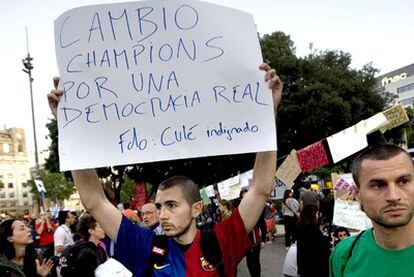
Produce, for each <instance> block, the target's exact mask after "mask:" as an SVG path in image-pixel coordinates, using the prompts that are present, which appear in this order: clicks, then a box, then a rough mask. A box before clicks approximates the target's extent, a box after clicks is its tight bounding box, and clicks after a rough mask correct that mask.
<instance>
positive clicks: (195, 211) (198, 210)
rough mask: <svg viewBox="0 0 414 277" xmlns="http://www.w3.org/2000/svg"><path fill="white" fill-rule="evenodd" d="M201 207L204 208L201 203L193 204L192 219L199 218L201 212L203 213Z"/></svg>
mask: <svg viewBox="0 0 414 277" xmlns="http://www.w3.org/2000/svg"><path fill="white" fill-rule="evenodd" d="M203 207H204V204H203V201H197V202H195V203H194V204H193V205H192V207H191V216H192V217H194V218H196V217H197V216H199V215H200V214H201V212H202V211H203Z"/></svg>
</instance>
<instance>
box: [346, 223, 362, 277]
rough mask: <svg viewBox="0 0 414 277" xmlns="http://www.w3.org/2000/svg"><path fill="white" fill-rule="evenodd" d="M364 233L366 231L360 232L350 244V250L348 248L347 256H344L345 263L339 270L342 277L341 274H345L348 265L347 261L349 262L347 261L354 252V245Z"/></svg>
mask: <svg viewBox="0 0 414 277" xmlns="http://www.w3.org/2000/svg"><path fill="white" fill-rule="evenodd" d="M365 231H366V230H364V231H362V232H360V233H359V234H358V235H357V236H356V237H355V239H354V241H353V242H352V244H351V248H349V251H348V255H347V256H346V259H345V261H344V263H343V266H342V269H341V273H342V276H343V274H344V272H345V268H346V265H347V264H348V261H349V259H350V258H351V256H352V252H353V251H354V248H355V245H356V244H357V242H358V240H359V239H360V238H361V236H362V235H363V234H364V233H365Z"/></svg>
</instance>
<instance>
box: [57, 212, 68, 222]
mask: <svg viewBox="0 0 414 277" xmlns="http://www.w3.org/2000/svg"><path fill="white" fill-rule="evenodd" d="M68 214H69V211H59V214H58V222H59V225H63V224H65V222H66V218H67V217H68Z"/></svg>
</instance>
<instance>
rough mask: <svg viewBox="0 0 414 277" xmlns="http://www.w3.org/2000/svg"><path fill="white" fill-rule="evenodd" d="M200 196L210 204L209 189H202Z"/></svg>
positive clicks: (206, 203) (204, 202)
mask: <svg viewBox="0 0 414 277" xmlns="http://www.w3.org/2000/svg"><path fill="white" fill-rule="evenodd" d="M200 196H201V200H203V204H204V205H208V204H210V203H211V200H210V198H209V196H208V195H207V191H206V189H205V188H202V189H200Z"/></svg>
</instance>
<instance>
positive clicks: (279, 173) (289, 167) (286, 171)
mask: <svg viewBox="0 0 414 277" xmlns="http://www.w3.org/2000/svg"><path fill="white" fill-rule="evenodd" d="M300 172H301V169H300V166H299V162H298V157H297V155H296V150H295V149H293V150H292V151H290V154H289V155H288V156H287V157H286V159H285V160H284V161H283V163H282V164H281V165H280V166H279V167H278V169H277V170H276V174H275V176H276V178H278V179H279V180H280V181H282V182H283V183H284V184H285V185H286V186H288V188H292V187H293V185H294V184H295V180H296V178H297V177H298V175H299V174H300Z"/></svg>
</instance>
